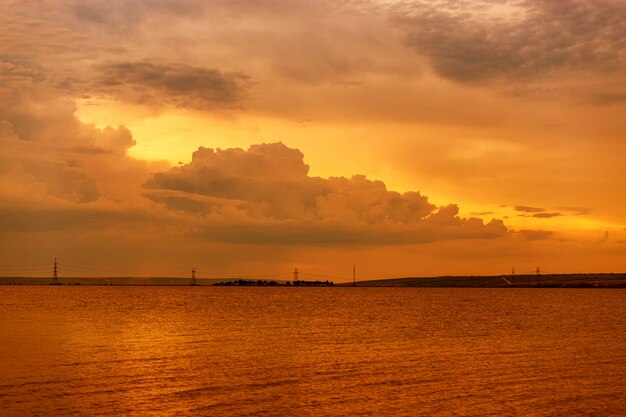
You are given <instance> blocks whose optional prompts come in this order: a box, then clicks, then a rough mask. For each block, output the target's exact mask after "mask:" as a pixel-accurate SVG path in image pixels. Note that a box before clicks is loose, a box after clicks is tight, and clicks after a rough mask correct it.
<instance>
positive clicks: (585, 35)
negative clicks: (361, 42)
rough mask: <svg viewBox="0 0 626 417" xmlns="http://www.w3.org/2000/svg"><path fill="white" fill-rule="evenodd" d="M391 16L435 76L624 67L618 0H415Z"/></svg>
mask: <svg viewBox="0 0 626 417" xmlns="http://www.w3.org/2000/svg"><path fill="white" fill-rule="evenodd" d="M503 7H508V10H507V11H506V13H505V12H503V11H502V8H503ZM401 13H402V15H401ZM396 14H397V15H398V16H399V17H397V18H396V19H395V20H396V21H397V22H400V23H401V25H402V26H403V27H404V28H406V29H407V31H408V36H407V42H408V44H409V45H410V46H411V47H413V48H414V49H415V50H416V51H417V52H418V53H419V54H423V55H424V56H426V57H427V58H428V59H429V60H430V62H431V65H432V67H433V69H434V70H435V71H436V72H437V73H438V74H439V75H441V76H443V77H445V78H449V79H452V80H455V81H459V82H463V83H480V82H486V81H490V80H497V79H500V80H509V81H525V80H532V79H537V78H540V77H542V76H545V75H551V74H554V73H560V72H564V71H566V72H572V71H574V72H576V71H593V72H599V73H604V74H620V73H623V72H624V71H625V70H626V43H625V41H624V39H626V3H625V2H623V1H614V0H595V1H581V0H560V1H553V0H528V1H510V2H503V1H497V0H491V1H486V2H480V3H478V2H466V3H462V2H452V1H448V2H423V1H416V2H411V3H410V6H405V7H399V8H398V9H397V10H396ZM620 96H621V94H620V95H618V96H617V98H618V99H619V98H620ZM609 99H611V97H609Z"/></svg>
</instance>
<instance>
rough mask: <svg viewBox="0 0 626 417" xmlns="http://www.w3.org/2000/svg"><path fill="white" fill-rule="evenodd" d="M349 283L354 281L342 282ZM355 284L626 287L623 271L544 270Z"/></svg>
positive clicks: (359, 285) (347, 284)
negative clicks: (544, 272)
mask: <svg viewBox="0 0 626 417" xmlns="http://www.w3.org/2000/svg"><path fill="white" fill-rule="evenodd" d="M337 285H338V286H343V287H350V286H352V285H353V284H352V283H351V282H349V283H341V284H337ZM356 286H357V287H463V288H467V287H482V288H500V287H509V288H510V287H547V288H563V287H566V288H626V274H546V275H539V276H537V275H516V276H515V277H512V276H511V275H496V276H493V275H491V276H464V277H460V276H441V277H427V278H417V277H410V278H390V279H379V280H371V281H357V282H356Z"/></svg>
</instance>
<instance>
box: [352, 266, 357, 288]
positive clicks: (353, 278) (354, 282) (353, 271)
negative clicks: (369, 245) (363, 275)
mask: <svg viewBox="0 0 626 417" xmlns="http://www.w3.org/2000/svg"><path fill="white" fill-rule="evenodd" d="M352 286H353V287H356V265H352Z"/></svg>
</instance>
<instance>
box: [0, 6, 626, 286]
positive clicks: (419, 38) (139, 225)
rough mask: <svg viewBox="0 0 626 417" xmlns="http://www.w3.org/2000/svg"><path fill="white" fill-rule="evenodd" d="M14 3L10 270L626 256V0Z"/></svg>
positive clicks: (445, 267)
mask: <svg viewBox="0 0 626 417" xmlns="http://www.w3.org/2000/svg"><path fill="white" fill-rule="evenodd" d="M3 3H4V5H5V7H4V8H3V9H4V12H3V13H2V15H1V16H0V25H1V27H2V28H3V30H2V31H1V32H0V223H1V224H2V227H1V228H0V244H1V248H2V251H0V263H2V264H3V265H7V266H6V268H8V269H6V271H5V272H10V273H14V272H15V270H12V269H11V266H12V265H16V266H19V265H26V266H28V265H39V264H41V263H45V262H50V261H51V260H52V259H53V258H55V257H57V258H59V259H61V260H63V261H64V262H65V263H66V264H68V265H78V266H85V265H88V266H89V268H91V271H82V272H83V273H85V272H91V273H92V274H93V275H96V276H98V275H107V274H109V275H111V274H113V275H120V276H133V275H135V276H154V275H167V276H186V275H187V274H188V270H189V269H190V267H191V266H192V265H196V266H197V267H198V271H199V273H200V274H201V276H204V277H206V278H211V277H220V276H223V275H224V274H244V275H245V274H248V275H254V274H266V273H268V274H269V273H273V272H274V271H277V272H280V273H281V274H282V273H284V271H290V270H292V269H293V267H294V266H299V267H300V268H301V269H302V270H305V271H310V272H312V273H319V274H320V275H328V276H333V277H336V278H337V279H336V281H347V280H350V279H351V270H352V265H354V264H356V265H359V271H363V274H368V275H367V276H368V277H381V278H382V277H398V276H432V275H445V274H459V275H471V274H503V273H508V271H510V270H511V267H512V266H516V267H517V268H519V271H522V272H527V273H531V272H532V271H534V270H535V268H536V267H537V266H540V267H541V268H542V270H545V271H547V272H552V273H570V272H623V271H624V270H625V269H626V210H625V209H624V206H625V204H626V194H625V193H624V191H623V188H624V181H625V179H626V142H625V141H624V138H625V135H626V117H624V115H625V114H626V87H625V86H626V75H625V74H626V51H625V50H624V39H625V38H626V33H625V29H624V24H623V22H624V19H625V18H626V7H625V6H624V5H623V3H621V2H613V1H608V0H606V1H605V0H597V1H584V2H583V1H574V0H571V1H570V0H568V1H558V2H556V1H543V0H531V1H508V2H507V1H504V2H502V1H487V2H482V1H480V2H479V1H467V2H459V3H458V4H457V3H456V2H452V3H451V2H445V1H441V2H440V1H434V2H433V1H410V2H393V1H385V2H373V1H362V2H361V1H356V2H348V3H346V4H343V3H337V2H325V1H311V2H306V1H289V0H285V1H282V0H281V1H267V2H265V1H264V2H256V3H255V2H251V3H250V2H228V1H225V2H222V1H208V2H207V1H189V2H178V1H173V0H172V1H170V0H158V1H145V2H135V1H122V0H120V1H99V0H97V1H90V2H88V3H87V2H76V1H70V0H68V1H63V0H59V1H49V2H45V1H42V2H39V1H35V2H25V1H12V0H9V1H5V2H3ZM18 272H19V271H18ZM32 273H33V274H34V275H42V276H45V275H46V274H47V272H46V273H44V272H41V273H40V272H39V271H32ZM63 273H64V274H66V275H68V276H71V275H79V274H80V273H81V271H79V270H65V271H63ZM364 276H365V275H364ZM285 278H288V277H285Z"/></svg>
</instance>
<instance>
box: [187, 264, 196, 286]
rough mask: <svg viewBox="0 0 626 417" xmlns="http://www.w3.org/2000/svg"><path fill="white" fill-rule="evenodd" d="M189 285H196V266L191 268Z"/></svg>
mask: <svg viewBox="0 0 626 417" xmlns="http://www.w3.org/2000/svg"><path fill="white" fill-rule="evenodd" d="M189 285H198V281H197V280H196V267H195V266H194V267H193V268H191V282H190V283H189Z"/></svg>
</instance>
